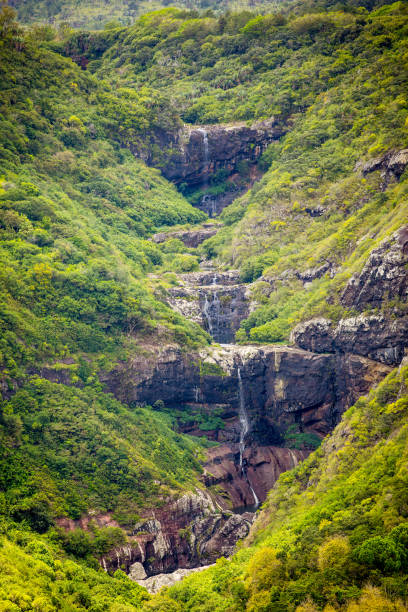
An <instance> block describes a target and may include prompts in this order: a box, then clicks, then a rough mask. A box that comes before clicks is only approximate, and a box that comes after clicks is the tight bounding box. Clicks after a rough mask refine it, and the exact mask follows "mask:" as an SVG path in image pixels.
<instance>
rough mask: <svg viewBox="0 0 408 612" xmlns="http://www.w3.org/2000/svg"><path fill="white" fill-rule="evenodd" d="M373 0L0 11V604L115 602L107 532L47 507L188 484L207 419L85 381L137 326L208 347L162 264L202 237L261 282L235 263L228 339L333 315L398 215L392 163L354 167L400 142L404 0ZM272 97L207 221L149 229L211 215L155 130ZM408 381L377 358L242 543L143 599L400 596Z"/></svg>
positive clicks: (380, 605)
mask: <svg viewBox="0 0 408 612" xmlns="http://www.w3.org/2000/svg"><path fill="white" fill-rule="evenodd" d="M382 4H384V3H383V2H371V1H369V0H367V2H356V3H355V2H350V3H348V5H347V6H344V5H343V6H340V5H338V4H337V3H335V2H331V1H329V2H325V1H323V0H318V1H316V2H314V1H312V0H310V1H308V2H305V3H301V2H300V0H299V1H296V2H294V3H291V5H290V7H289V3H287V5H288V6H286V5H285V6H283V9H285V10H283V11H282V12H280V13H279V14H266V15H262V16H261V15H258V14H255V13H251V12H249V11H242V12H239V13H234V12H230V13H226V14H225V15H221V16H218V15H217V14H216V13H212V12H208V13H205V14H202V13H198V12H197V11H192V12H189V11H187V10H185V9H172V8H170V9H164V10H161V11H160V12H158V13H151V14H150V13H149V14H148V15H145V16H143V17H142V18H141V19H139V20H138V21H137V22H136V23H135V24H134V25H132V26H131V27H128V28H127V27H123V25H124V24H125V23H127V21H126V19H127V18H128V17H129V18H130V19H132V20H133V17H134V15H136V14H137V11H139V8H140V10H143V11H144V5H143V3H140V4H139V3H135V4H134V5H132V6H134V7H136V8H132V7H131V5H130V3H129V4H126V5H125V4H123V5H122V4H120V3H113V5H114V10H111V8H112V7H110V8H109V6H110V5H109V4H108V5H106V4H105V3H104V10H106V7H108V8H109V20H111V19H112V17H113V18H114V19H119V20H121V24H118V23H111V24H110V25H109V26H108V28H107V29H105V30H102V31H100V32H74V31H72V30H71V28H70V26H71V25H75V24H74V23H71V24H68V25H67V26H62V27H59V28H57V29H55V30H54V29H53V28H51V27H49V26H35V27H33V28H31V29H28V28H23V27H21V26H20V25H19V24H18V23H16V21H15V19H14V15H13V12H12V11H10V9H8V8H7V7H5V8H3V10H2V11H1V13H0V83H1V87H0V163H1V170H0V238H1V246H0V254H1V255H0V256H1V261H0V286H1V297H0V330H1V331H0V336H1V337H0V367H1V390H2V395H3V400H2V402H1V404H0V515H1V520H0V531H1V534H2V535H1V539H0V610H4V611H8V612H18V611H19V610H37V611H45V612H53V611H54V610H67V611H70V612H71V611H76V610H85V609H87V610H91V611H92V612H103V611H105V610H112V611H113V612H128V611H131V610H135V609H140V606H141V605H142V602H143V600H146V599H147V598H148V595H147V593H146V591H144V590H143V589H141V588H140V587H138V586H137V585H135V584H134V583H132V582H130V581H129V580H128V579H127V578H126V577H125V576H124V575H123V574H122V573H121V572H120V571H119V572H117V573H116V574H115V576H114V577H113V578H112V577H108V576H106V575H105V574H104V573H103V572H102V570H100V569H98V568H99V566H98V564H97V562H96V560H95V559H96V558H98V557H100V556H101V555H102V554H104V553H105V552H107V551H108V550H109V549H110V548H112V546H113V545H116V544H122V543H125V542H126V534H125V532H124V531H123V530H122V529H119V528H106V529H98V528H97V527H96V526H92V528H91V529H90V531H89V532H86V533H85V532H82V531H74V532H73V535H72V536H67V535H66V534H65V533H64V532H63V531H62V530H60V529H59V528H58V527H57V524H58V522H57V519H58V518H60V517H62V516H63V517H68V518H70V519H73V520H75V519H77V518H79V517H80V516H82V515H84V514H86V513H87V512H90V511H92V512H108V513H109V514H111V515H112V516H113V517H114V518H115V519H116V521H117V522H118V523H119V524H120V525H121V526H122V527H127V526H128V525H130V524H132V523H134V521H135V520H137V512H138V509H140V508H141V507H142V506H143V504H146V503H147V504H160V503H162V502H163V500H164V499H165V498H166V497H168V496H171V495H173V494H177V493H179V492H180V491H182V490H185V489H188V488H192V487H194V486H196V484H197V479H198V476H199V474H200V470H201V468H200V458H201V457H202V453H203V447H205V444H206V443H205V440H204V441H203V440H202V439H194V438H192V437H189V436H185V435H179V434H177V433H176V432H175V431H174V429H175V428H174V417H177V416H180V415H177V414H175V415H171V414H169V413H167V412H165V411H162V410H153V409H151V408H150V407H138V406H127V405H123V404H121V403H119V402H118V401H117V400H115V399H114V398H113V396H112V395H110V394H108V393H106V392H105V389H104V387H103V384H102V383H101V382H100V380H101V377H102V375H103V374H104V373H105V372H109V371H110V370H111V369H112V368H113V367H114V366H115V364H117V363H118V361H126V360H127V359H129V357H130V356H131V355H132V353H133V352H135V351H140V347H141V345H143V342H150V343H153V344H156V345H157V346H158V345H159V344H160V343H167V342H173V343H177V344H179V345H180V346H181V347H182V348H183V349H188V348H194V347H199V346H202V345H205V344H208V342H209V337H208V336H207V334H206V333H205V332H204V331H203V330H202V329H201V328H200V327H198V326H197V325H194V324H193V323H190V322H189V321H187V320H186V319H184V318H183V317H181V316H180V315H178V314H177V313H175V312H174V311H173V310H171V309H170V308H169V307H168V306H167V305H166V303H165V301H164V299H163V298H164V296H165V294H166V288H167V287H168V286H170V285H172V284H175V283H176V282H177V281H176V278H175V274H174V273H177V272H185V271H190V270H194V269H197V267H198V262H199V259H200V257H208V258H213V259H214V260H216V262H217V263H218V264H219V265H221V266H224V267H226V268H228V267H237V268H239V269H240V272H241V278H242V280H243V281H244V282H252V281H256V280H257V279H258V278H260V277H261V276H262V275H264V276H266V277H268V278H272V279H274V282H275V286H276V291H274V292H273V293H272V294H270V292H269V291H268V290H267V288H266V287H265V285H264V284H263V282H262V280H261V281H259V282H258V283H255V285H254V286H253V289H252V291H253V292H254V295H255V296H256V298H257V300H258V302H259V303H260V308H259V309H258V310H256V311H255V312H253V313H252V314H251V315H250V317H249V318H248V319H247V320H246V321H244V322H243V324H242V327H241V330H240V331H239V332H238V336H237V338H238V340H239V341H241V342H248V341H251V342H282V341H286V340H287V339H288V337H289V333H290V330H291V328H292V327H293V325H294V324H295V323H296V322H297V321H299V320H302V319H307V318H309V317H311V316H314V315H316V314H323V315H325V316H328V317H330V318H332V319H334V320H337V319H338V318H340V317H341V316H344V315H346V314H350V313H347V312H346V311H344V309H343V308H342V307H341V306H340V305H339V301H338V295H339V292H340V291H341V289H342V287H343V286H344V284H345V283H346V282H347V280H348V279H349V278H350V276H351V274H352V273H354V272H356V271H358V270H359V269H361V267H362V265H363V264H364V262H365V261H366V259H367V255H368V254H369V252H370V251H371V249H372V248H373V247H375V246H376V245H377V244H378V243H379V242H380V241H381V240H382V239H383V238H384V237H385V236H388V235H390V234H391V233H392V232H393V231H394V230H395V229H397V228H398V227H400V225H402V223H404V222H406V220H407V217H408V204H407V189H408V182H407V175H406V173H405V175H403V176H402V177H401V180H400V181H399V182H398V183H391V184H390V185H389V186H388V187H387V189H385V190H382V188H381V185H380V183H381V177H380V176H379V173H373V174H372V175H368V176H367V177H366V178H362V176H361V175H360V174H359V173H358V172H354V170H353V169H354V167H355V164H356V162H358V161H360V160H367V159H371V158H373V157H376V156H378V155H381V154H383V153H384V152H386V151H388V150H390V149H398V148H405V147H406V140H407V130H408V122H407V118H408V101H407V93H406V92H407V81H408V44H407V39H408V36H407V35H408V10H407V4H406V3H404V2H397V3H395V4H390V5H388V3H385V4H386V6H381V7H380V8H378V7H379V6H380V5H382ZM45 6H46V9H45ZM149 6H152V4H151V3H149ZM211 6H212V5H211V3H209V5H208V8H211ZM231 6H233V3H232V4H231ZM265 6H266V3H265ZM269 6H270V5H269ZM360 6H361V8H359V7H360ZM61 7H62V8H61ZM67 7H68V8H67ZM70 7H72V5H71V3H67V4H63V5H62V3H61V4H59V3H49V2H47V3H42V2H37V3H35V7H34V5H33V4H32V3H30V2H27V3H24V10H25V9H26V12H25V13H24V11H23V12H22V13H21V15H22V18H23V20H31V19H33V20H34V21H36V20H37V19H39V20H41V21H47V20H49V19H50V18H53V17H54V16H55V17H56V19H57V21H65V20H66V19H65V16H64V15H65V14H66V13H65V12H64V11H66V10H67V11H68V14H69V15H71V12H70V11H71V8H70ZM126 7H128V8H126ZM141 7H142V8H141ZM158 7H159V5H158ZM288 7H289V8H290V11H293V12H290V11H289V9H288ZM76 8H77V9H78V11H80V12H81V15H82V16H79V17H78V23H79V24H81V23H85V24H89V25H90V26H91V27H92V28H93V27H97V26H99V25H103V23H104V22H105V21H106V19H105V17H104V16H103V15H104V14H105V15H106V13H104V12H103V11H102V10H101V7H100V6H99V5H98V4H93V5H92V10H91V9H89V5H87V4H86V3H81V4H79V3H78V4H77V5H76ZM194 8H197V7H195V5H194ZM198 8H200V9H201V8H207V7H205V6H204V5H203V3H201V4H199V6H198ZM217 8H219V6H218V7H217ZM128 9H129V10H132V11H133V10H135V11H136V13H134V14H132V15H130V16H128V17H126V16H125V19H123V15H124V12H126V11H127V10H128ZM328 9H330V10H328ZM88 10H89V12H87V11H88ZM307 10H311V11H312V12H311V13H307V12H305V11H307ZM44 16H45V17H44ZM75 19H77V18H75ZM71 57H72V58H75V62H77V63H78V64H80V66H82V67H83V68H86V69H81V67H80V66H78V65H77V63H75V62H74V61H72V59H71ZM272 115H274V116H275V117H277V118H278V120H279V122H280V123H281V125H282V126H284V127H285V129H287V134H286V136H284V137H283V138H282V139H281V140H280V141H279V142H276V143H275V144H273V145H272V146H270V147H269V148H268V150H267V151H266V153H265V154H264V156H263V158H262V159H261V161H260V163H259V168H260V169H261V170H262V171H263V172H265V175H264V177H263V178H262V179H261V180H260V181H259V182H258V183H256V184H255V186H254V187H253V188H252V189H251V190H250V191H249V192H248V193H247V194H245V195H244V196H242V197H241V198H240V199H238V200H237V201H236V202H234V203H233V204H232V205H231V206H229V207H228V208H227V209H225V211H224V212H223V214H222V216H221V220H222V222H223V224H224V227H223V228H222V229H221V230H220V231H219V232H218V234H217V235H216V236H215V237H213V238H211V239H209V240H208V241H206V242H205V243H204V244H203V245H202V246H201V247H200V248H199V249H187V248H185V247H184V246H183V243H182V242H181V241H179V240H173V241H171V240H169V241H168V243H164V244H163V245H156V244H155V243H154V242H152V241H150V240H149V238H150V237H151V235H152V234H153V233H154V232H156V231H157V230H159V229H160V230H163V229H164V230H166V229H169V228H171V229H172V230H173V229H175V228H178V227H181V226H183V227H184V226H186V225H197V224H199V223H201V222H202V221H204V220H205V219H206V216H205V215H204V214H203V213H202V212H200V211H199V210H198V209H197V208H194V207H193V206H191V204H190V203H189V201H187V199H186V198H185V197H184V196H183V195H182V193H180V192H178V191H177V190H176V188H175V187H174V186H173V185H171V184H170V183H169V182H168V181H166V180H165V179H164V178H163V177H162V175H161V174H160V171H159V170H158V169H157V168H160V167H163V164H164V163H165V162H166V155H167V154H168V153H169V151H168V150H167V149H166V148H161V147H160V146H159V144H158V140H157V134H161V133H169V134H174V131H175V130H177V129H178V128H179V127H180V126H181V125H182V123H183V122H187V123H200V124H201V123H202V124H213V123H220V122H221V123H222V122H226V123H229V122H241V121H242V122H248V123H251V122H253V121H254V120H262V119H266V118H270V117H271V116H272ZM134 152H137V153H138V154H139V158H137V157H135V155H134V154H133V153H134ZM148 154H151V155H152V157H153V159H154V161H155V165H156V166H157V168H152V167H150V168H149V167H147V166H146V164H145V163H144V162H143V161H142V160H143V159H144V158H146V157H147V155H148ZM217 188H219V186H218V187H217ZM326 261H329V263H330V265H331V266H332V267H333V268H335V269H336V270H337V274H336V276H335V277H334V278H331V277H330V274H326V275H324V276H322V277H321V278H320V279H316V280H315V281H313V283H312V284H311V285H309V286H308V287H304V286H303V284H301V283H300V281H299V280H298V279H297V278H296V275H295V274H294V272H298V271H305V270H307V269H309V268H314V267H318V266H320V265H321V264H322V263H323V262H326ZM288 271H289V273H288ZM394 306H395V305H394ZM385 307H388V305H387V304H386V305H385ZM398 308H405V305H398ZM406 378H407V372H406V369H405V370H403V371H402V372H401V373H394V374H393V375H392V376H391V377H390V378H389V379H388V380H387V381H386V382H385V383H383V385H381V386H380V387H379V389H378V391H377V392H373V393H372V395H371V396H370V397H369V398H368V399H362V400H360V401H359V402H358V403H357V404H356V406H355V407H354V408H352V409H351V410H350V411H349V412H348V413H347V414H346V416H345V419H344V421H343V422H342V423H341V424H340V425H339V427H338V429H337V430H336V432H335V434H334V437H333V438H329V439H328V440H326V441H325V443H324V445H323V447H322V448H321V449H319V450H317V451H316V452H315V453H314V454H313V455H312V456H311V457H310V459H308V460H307V461H306V462H305V464H303V465H301V466H300V467H299V468H297V470H296V471H295V472H291V473H289V474H286V475H284V476H283V477H281V479H280V481H279V483H278V486H277V487H276V489H275V490H274V491H273V492H272V494H271V495H270V498H269V500H268V502H267V504H266V510H265V511H264V512H263V514H262V515H261V518H260V519H259V520H258V523H257V527H256V529H255V531H254V534H253V540H252V542H251V546H250V547H249V548H248V547H246V548H243V549H242V550H241V551H240V552H239V553H238V555H237V556H236V557H234V558H233V559H232V560H231V561H226V560H220V561H219V562H218V563H217V565H216V566H215V567H214V568H213V569H212V570H210V571H209V572H206V573H205V574H202V575H196V576H194V577H192V578H189V579H188V580H187V581H186V582H185V583H183V584H182V585H181V586H179V587H174V588H172V589H171V590H170V591H169V592H168V593H166V594H163V595H162V596H161V597H159V598H154V599H153V600H152V601H150V602H149V603H148V604H146V609H153V610H163V611H164V610H166V611H169V612H172V611H173V610H174V611H178V610H192V611H193V610H195V611H199V610H200V611H201V610H203V611H204V610H211V611H212V610H229V611H235V610H248V611H249V610H251V611H253V612H255V611H261V612H262V611H265V612H267V611H268V612H269V611H278V610H280V611H293V610H295V609H296V608H297V611H298V612H307V611H309V612H312V611H313V610H315V609H316V608H317V609H323V608H325V610H326V612H332V610H333V609H335V610H338V609H344V610H348V611H349V612H354V610H367V611H368V610H382V611H388V610H396V611H399V610H403V609H405V608H404V604H403V603H401V602H400V600H401V601H403V600H405V599H406V597H407V590H406V589H407V583H406V574H407V558H406V546H407V527H406V524H407V523H406V522H407V520H408V519H407V508H406V505H407V499H406V488H407V482H406V465H405V464H406V455H405V453H406V451H405V444H406V426H405V423H404V421H406V417H407V415H406V410H407V403H406V395H407V389H406V385H407V382H406ZM184 416H185V415H184ZM205 418H206V417H205V416H204V415H203V417H202V421H203V422H204V420H205ZM213 421H214V423H215V424H214V423H213V424H214V427H221V423H220V422H219V421H220V419H219V418H218V415H214V418H213ZM200 424H203V423H202V422H200V421H199V426H200ZM207 425H208V423H205V426H207ZM289 433H290V432H289ZM384 551H386V552H385V553H384ZM27 583H29V585H30V589H27ZM366 585H371V586H366Z"/></svg>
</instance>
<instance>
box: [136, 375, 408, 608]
mask: <svg viewBox="0 0 408 612" xmlns="http://www.w3.org/2000/svg"><path fill="white" fill-rule="evenodd" d="M407 393H408V368H407V367H405V368H402V369H401V370H400V371H397V370H395V371H394V372H393V373H391V374H390V375H389V376H388V377H387V378H386V379H385V381H384V382H383V383H381V384H380V385H379V386H378V388H377V389H376V390H375V391H372V392H371V393H370V395H369V396H368V397H365V398H361V399H360V400H358V402H357V403H356V404H355V405H354V406H353V407H352V408H350V409H349V410H348V411H347V412H346V413H345V414H344V416H343V419H342V421H341V423H340V424H339V425H338V426H337V428H336V429H335V430H334V432H333V433H332V435H331V436H330V437H328V438H327V439H326V440H325V441H324V442H323V444H322V446H321V447H320V448H319V449H318V450H317V451H315V452H314V453H313V454H312V455H310V456H309V458H308V459H307V460H306V461H304V462H303V463H302V464H300V465H299V466H298V467H297V468H295V469H294V470H292V471H290V472H286V473H285V474H283V475H281V477H280V479H279V481H278V483H277V485H276V486H275V487H274V489H273V490H272V491H271V493H270V494H269V497H268V499H267V501H266V503H265V504H264V507H263V511H262V512H261V513H260V515H259V516H258V519H257V521H256V522H255V525H254V527H253V530H252V534H251V535H250V539H249V541H247V542H246V545H245V546H244V547H242V548H241V550H240V551H239V552H238V553H237V554H236V555H235V556H234V557H233V558H232V559H231V560H226V559H219V560H218V561H217V563H216V564H215V566H213V567H212V568H211V569H209V570H206V571H204V572H200V573H198V574H194V575H192V576H189V577H188V578H186V579H185V580H184V581H183V582H182V583H181V584H180V585H175V586H173V587H171V588H170V589H168V590H166V592H165V593H164V594H162V595H161V596H159V597H157V598H155V599H154V600H153V601H151V602H150V603H148V604H147V605H146V608H145V609H147V610H155V611H160V612H162V611H164V610H166V611H167V612H178V611H181V610H183V611H187V610H189V611H193V610H194V612H198V611H200V612H201V611H203V612H204V611H205V612H210V611H211V612H218V611H226V610H228V611H229V612H238V611H247V612H286V611H294V610H296V612H317V610H323V609H324V611H325V612H333V611H334V610H346V611H347V612H357V611H359V612H380V611H381V612H388V611H389V612H403V611H404V610H406V609H407V608H406V605H405V604H404V603H403V601H405V600H406V598H407V595H408V582H407V573H408V553H407V550H408V548H407V543H408V540H407V539H408V496H407V492H408V482H407V474H408V473H407V448H408V445H407V442H408V437H407V436H408V428H407V422H408V421H407V417H408V400H407V397H408V396H407Z"/></svg>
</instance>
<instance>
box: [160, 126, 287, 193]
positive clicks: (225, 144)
mask: <svg viewBox="0 0 408 612" xmlns="http://www.w3.org/2000/svg"><path fill="white" fill-rule="evenodd" d="M283 133H284V130H283V128H282V126H281V125H280V124H279V123H278V122H277V121H275V119H273V118H272V119H270V120H268V121H263V122H260V123H256V124H253V125H252V126H247V125H245V124H235V125H210V126H197V127H191V126H184V128H183V129H182V130H181V131H180V132H179V134H178V138H177V143H176V144H175V145H174V146H173V149H172V151H173V152H172V155H171V156H170V158H169V159H168V160H167V162H166V164H165V165H164V166H163V168H162V172H163V174H164V176H165V177H166V178H168V179H169V180H171V181H173V182H175V183H176V184H179V183H187V184H188V185H202V184H205V183H206V182H207V181H208V179H209V176H210V174H211V173H214V172H216V171H217V170H220V169H221V168H222V169H226V170H227V171H228V173H229V174H232V173H233V172H234V171H235V170H236V167H237V164H238V162H239V161H247V162H249V163H255V162H256V161H257V160H258V159H259V157H260V156H261V155H262V153H263V152H264V150H265V149H266V147H267V146H268V145H269V144H270V143H271V142H272V141H273V140H277V139H278V138H280V137H281V136H282V134H283Z"/></svg>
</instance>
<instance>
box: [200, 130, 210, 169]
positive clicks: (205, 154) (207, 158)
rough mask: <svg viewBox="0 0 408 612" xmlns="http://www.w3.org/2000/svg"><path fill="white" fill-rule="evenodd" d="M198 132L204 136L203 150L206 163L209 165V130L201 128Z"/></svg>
mask: <svg viewBox="0 0 408 612" xmlns="http://www.w3.org/2000/svg"><path fill="white" fill-rule="evenodd" d="M198 132H200V134H202V137H203V150H204V157H203V158H204V163H205V164H208V161H209V148H208V134H207V130H205V129H204V128H199V129H198Z"/></svg>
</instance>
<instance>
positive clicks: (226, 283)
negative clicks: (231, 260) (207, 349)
mask: <svg viewBox="0 0 408 612" xmlns="http://www.w3.org/2000/svg"><path fill="white" fill-rule="evenodd" d="M168 302H169V304H170V305H171V306H172V308H173V309H174V310H176V311H177V312H179V313H180V314H182V315H183V316H185V317H187V318H188V319H190V320H192V321H194V322H195V323H198V324H199V325H201V326H202V327H203V328H204V329H205V330H206V331H207V332H208V333H209V334H210V336H211V337H212V338H213V339H214V341H215V342H222V343H231V342H233V341H234V338H235V332H236V331H237V330H238V329H239V326H240V324H241V321H243V320H244V319H246V318H247V316H248V314H249V312H250V295H249V291H248V287H247V286H246V285H244V284H242V283H240V282H239V273H238V272H236V271H228V272H218V273H216V272H197V273H194V272H193V273H191V274H184V275H181V276H180V285H179V286H178V287H174V288H171V289H170V290H169V299H168Z"/></svg>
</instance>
